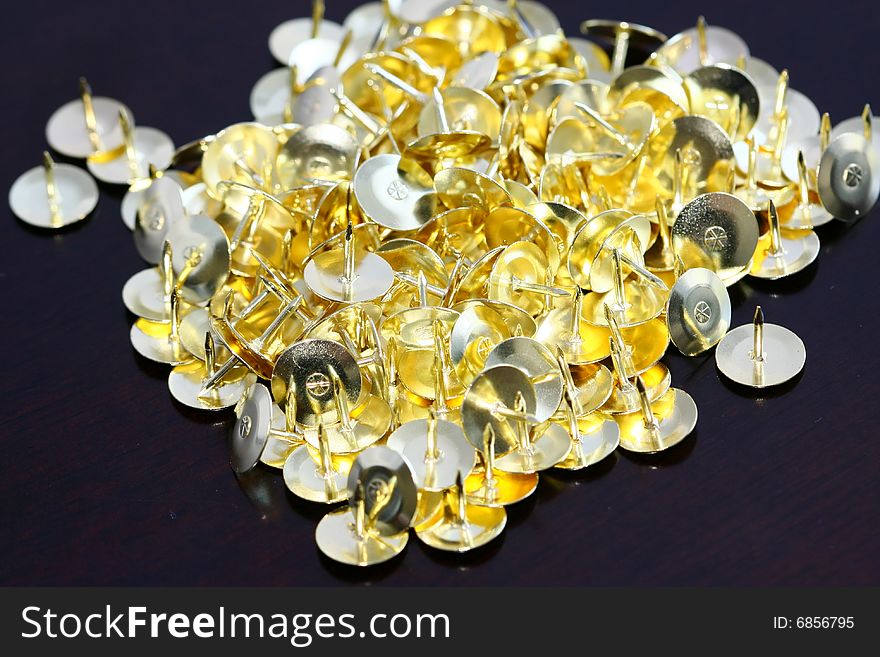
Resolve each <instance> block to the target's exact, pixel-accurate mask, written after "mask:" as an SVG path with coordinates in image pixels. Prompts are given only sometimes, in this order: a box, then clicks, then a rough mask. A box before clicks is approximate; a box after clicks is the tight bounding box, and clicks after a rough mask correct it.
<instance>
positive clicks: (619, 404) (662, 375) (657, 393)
mask: <svg viewBox="0 0 880 657" xmlns="http://www.w3.org/2000/svg"><path fill="white" fill-rule="evenodd" d="M639 376H641V378H642V382H643V383H644V384H645V388H646V390H647V393H648V399H649V400H650V401H651V403H652V404H653V403H654V402H655V401H657V400H658V399H660V398H661V397H662V396H663V395H665V394H666V393H667V391H668V390H669V387H670V386H671V385H672V376H671V375H670V374H669V369H668V368H667V367H666V366H665V365H664V364H663V363H655V364H654V365H652V366H651V367H650V368H649V369H647V370H645V371H644V372H642V373H641V374H640V375H639ZM638 408H639V393H638V391H637V390H636V387H635V386H634V385H632V384H630V386H629V387H627V388H626V389H625V390H624V389H622V388H621V387H620V384H619V383H618V385H616V386H614V389H613V390H612V391H611V396H610V397H609V398H608V401H607V402H605V404H604V405H603V406H602V409H601V410H602V411H603V412H605V413H611V414H614V415H617V414H619V413H632V412H634V411H636V410H637V409H638Z"/></svg>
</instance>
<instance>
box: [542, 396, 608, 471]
mask: <svg viewBox="0 0 880 657" xmlns="http://www.w3.org/2000/svg"><path fill="white" fill-rule="evenodd" d="M609 393H610V388H609ZM577 406H578V403H577V400H576V399H575V397H573V396H571V395H570V394H569V392H568V390H567V391H566V395H565V402H564V407H565V419H566V424H567V425H568V435H569V438H570V440H571V448H570V451H569V453H568V456H566V457H565V458H564V459H563V460H562V461H560V462H559V463H557V464H556V467H557V468H562V469H563V470H582V469H584V468H588V467H590V466H591V465H595V464H596V463H599V462H600V461H602V460H603V459H605V458H606V457H608V456H610V455H611V453H612V452H613V451H614V450H615V449H617V447H618V445H619V444H620V429H619V428H618V426H617V423H616V422H615V421H614V420H612V419H611V417H609V416H608V415H605V414H604V413H599V412H597V413H592V414H590V415H586V416H584V417H583V418H582V419H581V417H580V416H579V414H578V412H577V409H576V407H577Z"/></svg>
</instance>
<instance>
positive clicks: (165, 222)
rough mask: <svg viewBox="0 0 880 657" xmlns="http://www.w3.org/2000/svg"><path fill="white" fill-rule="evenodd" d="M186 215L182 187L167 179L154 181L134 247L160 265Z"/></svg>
mask: <svg viewBox="0 0 880 657" xmlns="http://www.w3.org/2000/svg"><path fill="white" fill-rule="evenodd" d="M185 215H186V211H185V210H184V206H183V196H182V194H181V190H180V186H179V185H178V184H177V183H175V182H174V181H173V180H171V179H170V178H166V177H165V176H162V177H161V178H157V179H156V180H154V181H153V182H152V183H151V184H150V186H149V187H148V188H147V189H146V190H144V192H143V194H142V196H141V202H140V204H139V205H138V209H137V220H136V222H135V225H134V245H135V248H136V249H137V251H138V253H139V254H140V256H141V257H142V258H143V259H144V260H146V261H147V262H149V263H150V264H153V265H155V264H157V263H158V262H159V260H160V259H161V257H162V248H163V245H164V243H165V240H166V239H167V237H168V232H169V231H170V230H171V227H172V226H174V224H176V223H177V222H178V221H180V220H181V219H183V217H184V216H185Z"/></svg>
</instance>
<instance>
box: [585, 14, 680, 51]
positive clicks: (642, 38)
mask: <svg viewBox="0 0 880 657" xmlns="http://www.w3.org/2000/svg"><path fill="white" fill-rule="evenodd" d="M621 33H624V34H626V35H627V37H628V40H629V43H630V47H631V48H633V49H635V50H638V51H640V52H645V53H649V52H653V51H654V50H656V49H657V48H658V47H659V46H662V45H663V43H665V42H666V39H667V37H666V35H665V34H663V33H662V32H658V31H657V30H655V29H654V28H652V27H647V26H646V25H639V24H638V23H630V22H627V21H616V20H607V19H604V18H593V19H590V20H587V21H584V22H583V23H581V34H585V35H587V36H589V37H592V38H593V39H596V40H597V41H599V42H601V43H605V44H608V45H613V44H614V41H615V39H617V35H618V34H621Z"/></svg>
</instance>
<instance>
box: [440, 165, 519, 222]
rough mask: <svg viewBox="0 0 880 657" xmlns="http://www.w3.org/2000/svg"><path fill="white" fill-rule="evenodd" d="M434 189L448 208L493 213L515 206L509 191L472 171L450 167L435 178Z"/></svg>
mask: <svg viewBox="0 0 880 657" xmlns="http://www.w3.org/2000/svg"><path fill="white" fill-rule="evenodd" d="M434 188H435V189H436V190H437V194H438V196H439V197H440V200H441V201H442V202H443V204H444V205H445V206H446V207H447V208H450V209H451V208H465V207H477V208H482V209H483V210H485V211H486V212H491V211H492V210H494V209H495V208H499V207H501V206H506V205H513V201H512V200H511V198H510V194H508V192H507V190H506V189H504V187H502V186H501V185H500V184H499V183H497V182H495V181H494V180H492V179H491V178H489V177H488V176H485V175H483V174H481V173H477V172H476V171H472V170H471V169H464V168H461V167H449V168H448V169H443V170H442V171H440V172H438V173H437V175H435V176H434Z"/></svg>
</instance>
